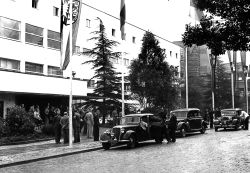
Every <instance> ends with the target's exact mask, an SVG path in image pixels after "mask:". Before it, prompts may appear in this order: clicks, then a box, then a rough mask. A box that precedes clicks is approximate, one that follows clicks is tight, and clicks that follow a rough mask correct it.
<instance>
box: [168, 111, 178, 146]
mask: <svg viewBox="0 0 250 173" xmlns="http://www.w3.org/2000/svg"><path fill="white" fill-rule="evenodd" d="M168 128H169V136H170V138H171V141H172V142H175V141H176V135H175V131H176V128H177V118H176V116H175V114H174V113H172V114H171V117H170V120H169V126H168Z"/></svg>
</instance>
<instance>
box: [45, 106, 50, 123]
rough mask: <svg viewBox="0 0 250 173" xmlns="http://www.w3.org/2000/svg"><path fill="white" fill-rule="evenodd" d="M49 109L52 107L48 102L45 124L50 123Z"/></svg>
mask: <svg viewBox="0 0 250 173" xmlns="http://www.w3.org/2000/svg"><path fill="white" fill-rule="evenodd" d="M49 109H50V104H49V103H48V104H47V106H46V108H45V110H44V121H45V125H48V124H49Z"/></svg>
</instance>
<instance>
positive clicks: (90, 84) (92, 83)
mask: <svg viewBox="0 0 250 173" xmlns="http://www.w3.org/2000/svg"><path fill="white" fill-rule="evenodd" d="M87 87H88V88H94V87H95V81H94V80H89V81H88V84H87Z"/></svg>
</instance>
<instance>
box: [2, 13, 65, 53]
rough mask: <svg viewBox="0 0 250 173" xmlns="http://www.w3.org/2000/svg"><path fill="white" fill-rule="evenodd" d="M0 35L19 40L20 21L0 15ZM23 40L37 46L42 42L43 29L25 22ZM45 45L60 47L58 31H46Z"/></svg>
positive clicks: (54, 47) (41, 44)
mask: <svg viewBox="0 0 250 173" xmlns="http://www.w3.org/2000/svg"><path fill="white" fill-rule="evenodd" d="M0 37H4V38H9V39H13V40H18V41H20V40H21V22H20V21H16V20H13V19H8V18H5V17H2V16H0ZM25 42H26V43H31V44H35V45H39V46H43V43H44V29H43V28H41V27H38V26H34V25H31V24H28V23H26V24H25ZM47 46H48V47H49V48H53V49H58V50H60V49H61V39H60V33H59V32H55V31H51V30H48V31H47Z"/></svg>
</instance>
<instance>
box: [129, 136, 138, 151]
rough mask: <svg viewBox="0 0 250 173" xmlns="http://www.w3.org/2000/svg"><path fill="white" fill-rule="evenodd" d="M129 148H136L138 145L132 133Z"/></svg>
mask: <svg viewBox="0 0 250 173" xmlns="http://www.w3.org/2000/svg"><path fill="white" fill-rule="evenodd" d="M127 146H128V148H135V146H136V141H135V137H134V136H133V135H131V136H130V137H129V143H128V145H127Z"/></svg>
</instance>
